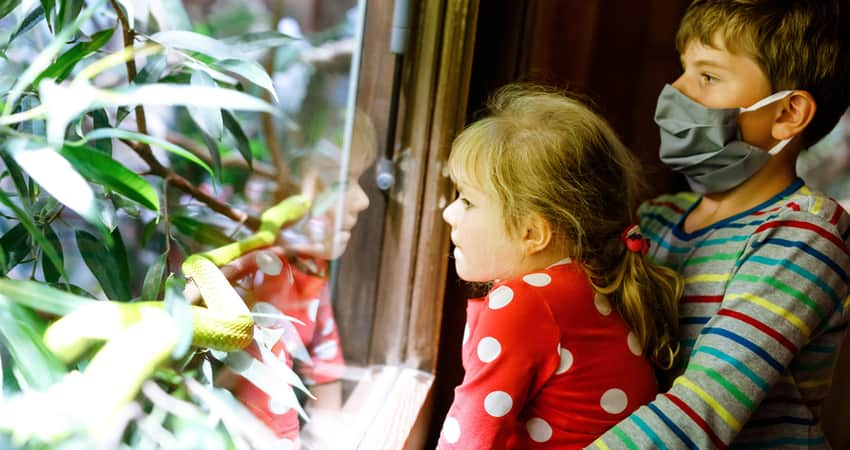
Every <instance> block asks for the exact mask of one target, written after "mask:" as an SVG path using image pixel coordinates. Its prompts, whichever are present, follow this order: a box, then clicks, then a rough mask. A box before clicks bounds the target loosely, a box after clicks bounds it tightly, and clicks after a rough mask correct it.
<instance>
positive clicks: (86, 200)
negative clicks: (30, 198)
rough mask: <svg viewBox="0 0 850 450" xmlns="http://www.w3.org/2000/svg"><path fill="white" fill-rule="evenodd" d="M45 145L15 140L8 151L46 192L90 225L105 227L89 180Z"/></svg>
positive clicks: (8, 145) (9, 143) (11, 142)
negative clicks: (87, 181)
mask: <svg viewBox="0 0 850 450" xmlns="http://www.w3.org/2000/svg"><path fill="white" fill-rule="evenodd" d="M42 145H43V144H42ZM42 145H38V144H37V143H34V142H30V141H27V140H24V139H12V140H10V141H8V143H7V148H8V150H9V151H10V152H11V153H12V157H13V158H15V161H16V162H17V163H18V165H20V166H21V168H22V169H24V170H25V171H26V172H27V173H28V174H29V176H30V177H32V179H34V180H35V181H36V182H38V184H39V185H40V186H41V187H42V188H44V190H45V191H47V192H48V193H50V195H52V196H53V197H54V198H55V199H56V200H59V201H60V202H62V203H63V204H64V205H65V206H67V207H68V208H70V209H72V210H73V211H74V212H76V213H77V214H79V215H80V216H82V217H83V218H84V219H86V220H87V221H88V222H89V223H91V224H93V225H95V226H98V227H100V226H102V223H101V220H100V214H99V212H98V210H97V206H96V203H95V199H94V192H93V191H92V189H91V187H90V186H89V185H88V183H86V180H85V179H83V177H82V176H80V174H79V173H77V171H75V170H74V168H73V167H72V166H71V164H70V163H69V162H68V160H66V159H65V158H63V157H62V156H61V155H60V154H59V153H58V152H56V151H54V150H53V149H51V148H50V147H46V146H42Z"/></svg>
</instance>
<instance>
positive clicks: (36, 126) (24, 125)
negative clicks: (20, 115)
mask: <svg viewBox="0 0 850 450" xmlns="http://www.w3.org/2000/svg"><path fill="white" fill-rule="evenodd" d="M39 104H40V101H39V99H38V97H36V96H35V95H24V96H23V97H21V110H22V111H29V110H30V109H33V108H35V107H37V106H38V105H39ZM18 131H20V132H21V133H27V134H32V135H35V136H44V134H45V124H44V120H43V119H32V120H27V121H24V122H21V123H20V125H18Z"/></svg>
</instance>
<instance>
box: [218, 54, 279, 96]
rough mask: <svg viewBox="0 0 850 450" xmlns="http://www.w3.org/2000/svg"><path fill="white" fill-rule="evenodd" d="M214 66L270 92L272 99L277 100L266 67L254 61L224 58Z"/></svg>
mask: <svg viewBox="0 0 850 450" xmlns="http://www.w3.org/2000/svg"><path fill="white" fill-rule="evenodd" d="M215 67H216V68H218V69H220V70H223V71H225V72H231V73H233V74H235V75H238V76H239V77H241V78H244V79H246V80H248V82H250V83H253V84H255V85H257V86H259V87H260V88H262V89H265V90H266V91H267V92H268V93H269V94H271V96H272V99H274V101H275V102H277V92H275V89H274V84H273V83H272V79H271V77H269V74H268V73H267V72H266V69H264V68H263V66H261V65H260V64H258V63H257V62H256V61H250V60H239V59H225V60H224V61H219V62H218V63H216V64H215Z"/></svg>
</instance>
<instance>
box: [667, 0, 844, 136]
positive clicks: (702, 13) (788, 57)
mask: <svg viewBox="0 0 850 450" xmlns="http://www.w3.org/2000/svg"><path fill="white" fill-rule="evenodd" d="M846 3H847V0H695V1H694V2H693V3H691V5H690V6H689V7H688V9H687V11H686V12H685V16H684V18H683V19H682V22H681V23H680V25H679V31H678V33H677V34H676V48H677V49H678V50H679V53H683V52H684V51H685V49H686V47H687V45H688V44H690V43H691V42H692V41H694V40H696V41H697V42H699V43H701V44H703V45H706V46H710V47H713V48H718V47H719V46H720V47H725V48H726V49H727V50H729V51H730V52H732V53H734V54H739V55H744V56H746V57H749V58H751V59H752V60H753V61H755V62H756V63H757V64H758V65H759V67H761V69H762V71H763V72H764V74H765V76H766V77H767V79H768V81H769V82H770V85H771V88H772V89H773V91H780V90H785V89H800V90H804V91H808V92H809V93H810V94H812V97H814V99H815V103H816V105H817V112H816V114H815V116H814V118H813V119H812V122H811V123H810V124H809V126H808V127H807V128H806V130H805V131H804V132H803V145H804V146H805V147H808V146H810V145H812V144H814V143H815V142H817V141H818V140H820V139H821V138H822V137H824V136H825V135H826V134H827V133H829V131H830V130H831V129H832V128H833V127H835V124H836V123H837V122H838V119H839V118H840V117H841V115H842V114H843V113H844V111H846V110H847V107H848V104H850V49H849V48H848V47H850V13H848V11H847V9H848V6H847V5H846Z"/></svg>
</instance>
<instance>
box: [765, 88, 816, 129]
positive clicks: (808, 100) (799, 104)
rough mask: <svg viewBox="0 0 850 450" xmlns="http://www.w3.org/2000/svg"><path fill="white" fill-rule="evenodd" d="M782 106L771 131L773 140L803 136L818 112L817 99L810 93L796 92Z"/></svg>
mask: <svg viewBox="0 0 850 450" xmlns="http://www.w3.org/2000/svg"><path fill="white" fill-rule="evenodd" d="M782 104H783V108H782V110H781V111H780V113H779V116H778V117H777V118H776V121H775V122H774V124H773V129H772V130H771V134H772V135H773V138H774V139H777V140H783V139H788V138H792V137H794V136H797V135H798V134H802V133H803V130H805V129H806V127H807V126H808V125H809V123H811V121H812V119H813V118H814V117H815V111H817V104H816V103H815V99H814V97H812V94H810V93H809V92H808V91H794V92H792V93H791V95H789V96H788V98H787V99H786V101H785V102H783V103H782Z"/></svg>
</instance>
